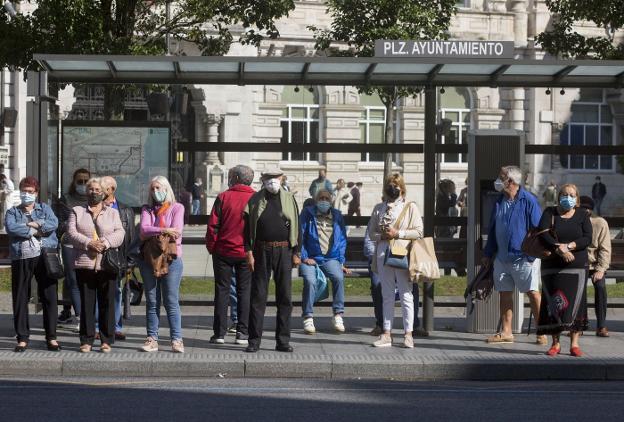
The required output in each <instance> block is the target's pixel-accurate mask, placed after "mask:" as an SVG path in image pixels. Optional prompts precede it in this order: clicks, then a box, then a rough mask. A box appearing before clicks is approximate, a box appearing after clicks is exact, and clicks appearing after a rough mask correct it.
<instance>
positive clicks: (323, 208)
mask: <svg viewBox="0 0 624 422" xmlns="http://www.w3.org/2000/svg"><path fill="white" fill-rule="evenodd" d="M316 208H317V209H318V210H319V211H320V212H321V213H322V214H327V211H329V209H330V208H331V204H330V203H329V201H318V202H317V204H316Z"/></svg>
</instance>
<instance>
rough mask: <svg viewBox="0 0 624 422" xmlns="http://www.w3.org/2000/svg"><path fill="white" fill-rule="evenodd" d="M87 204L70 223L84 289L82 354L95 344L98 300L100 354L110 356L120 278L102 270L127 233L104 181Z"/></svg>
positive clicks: (92, 186)
mask: <svg viewBox="0 0 624 422" xmlns="http://www.w3.org/2000/svg"><path fill="white" fill-rule="evenodd" d="M86 186H87V204H86V205H79V206H76V207H74V208H73V212H72V213H71V214H70V216H69V221H68V223H67V233H66V237H67V242H68V243H69V244H71V245H72V246H73V249H72V251H73V258H74V259H73V264H74V268H75V269H76V279H77V280H78V287H79V288H80V300H81V303H82V308H81V311H82V313H81V315H80V352H82V353H88V352H90V351H91V349H92V347H93V342H94V340H95V307H96V297H97V306H98V313H99V318H100V320H99V328H100V341H101V346H100V351H101V352H102V353H109V352H110V351H111V345H112V344H113V343H114V342H115V289H116V286H117V280H118V279H119V274H117V273H112V272H109V271H108V270H107V269H106V268H105V267H103V266H102V259H103V256H104V252H105V251H106V250H107V249H110V248H118V247H119V246H121V245H122V244H123V241H124V237H125V235H126V232H125V230H124V228H123V225H122V224H121V219H120V218H119V212H118V211H117V210H116V209H114V208H111V207H109V206H106V205H105V204H104V196H105V194H104V191H103V189H102V184H101V182H100V179H98V178H92V179H89V181H88V182H87V184H86Z"/></svg>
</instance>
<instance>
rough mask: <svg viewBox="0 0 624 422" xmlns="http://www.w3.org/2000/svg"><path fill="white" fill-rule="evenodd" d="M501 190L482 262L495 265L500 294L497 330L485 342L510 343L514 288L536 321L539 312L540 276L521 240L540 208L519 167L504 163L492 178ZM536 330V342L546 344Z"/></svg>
mask: <svg viewBox="0 0 624 422" xmlns="http://www.w3.org/2000/svg"><path fill="white" fill-rule="evenodd" d="M494 189H495V190H496V191H497V192H500V195H499V196H498V199H497V200H496V204H495V206H494V207H493V208H492V214H491V215H490V227H489V229H488V237H487V244H486V245H485V249H484V251H483V255H484V257H483V259H482V262H481V263H482V265H484V266H490V265H493V266H494V290H496V291H497V292H498V294H499V298H500V304H499V305H500V319H501V330H500V332H498V333H496V334H494V335H493V336H490V337H488V338H487V339H486V341H487V342H488V343H513V342H514V336H513V333H512V321H513V292H514V289H518V290H519V291H520V292H521V293H526V294H527V296H528V297H529V302H530V304H531V310H532V311H533V315H535V320H536V324H539V318H538V317H539V316H540V314H539V313H538V311H539V309H540V301H541V295H540V292H539V280H538V278H537V277H536V276H535V271H537V269H536V265H534V262H535V258H533V257H530V256H527V255H525V254H524V253H523V252H522V242H523V241H524V238H525V237H526V234H527V233H528V231H529V230H530V229H532V228H535V227H537V225H538V224H539V222H540V215H541V209H540V206H539V204H538V202H537V198H536V197H535V196H534V195H532V194H530V193H529V192H527V191H526V190H525V189H524V188H523V187H522V170H520V168H518V167H516V166H504V167H502V168H501V169H500V171H499V174H498V178H497V179H496V181H495V182H494ZM546 342H547V340H546V337H545V336H544V335H542V334H539V335H538V336H537V338H536V343H537V344H540V345H544V344H546Z"/></svg>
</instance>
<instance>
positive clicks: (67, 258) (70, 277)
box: [61, 246, 80, 316]
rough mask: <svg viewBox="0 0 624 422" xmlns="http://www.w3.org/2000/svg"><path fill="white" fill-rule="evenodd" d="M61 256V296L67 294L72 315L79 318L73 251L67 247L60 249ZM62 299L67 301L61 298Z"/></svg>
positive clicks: (78, 293) (78, 294) (78, 299)
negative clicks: (62, 266)
mask: <svg viewBox="0 0 624 422" xmlns="http://www.w3.org/2000/svg"><path fill="white" fill-rule="evenodd" d="M61 255H62V257H63V264H64V265H65V278H64V279H63V294H65V292H67V293H69V299H70V301H71V304H72V306H73V307H74V314H75V315H76V316H80V289H79V288H78V281H77V280H76V271H75V270H74V264H73V260H74V254H73V249H72V248H69V247H67V246H62V247H61ZM63 299H67V298H66V297H64V296H63Z"/></svg>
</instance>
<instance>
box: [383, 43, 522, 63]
mask: <svg viewBox="0 0 624 422" xmlns="http://www.w3.org/2000/svg"><path fill="white" fill-rule="evenodd" d="M513 54H514V43H513V41H465V40H453V41H413V40H376V41H375V57H422V58H431V57H446V58H460V59H469V58H470V59H512V58H513Z"/></svg>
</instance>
